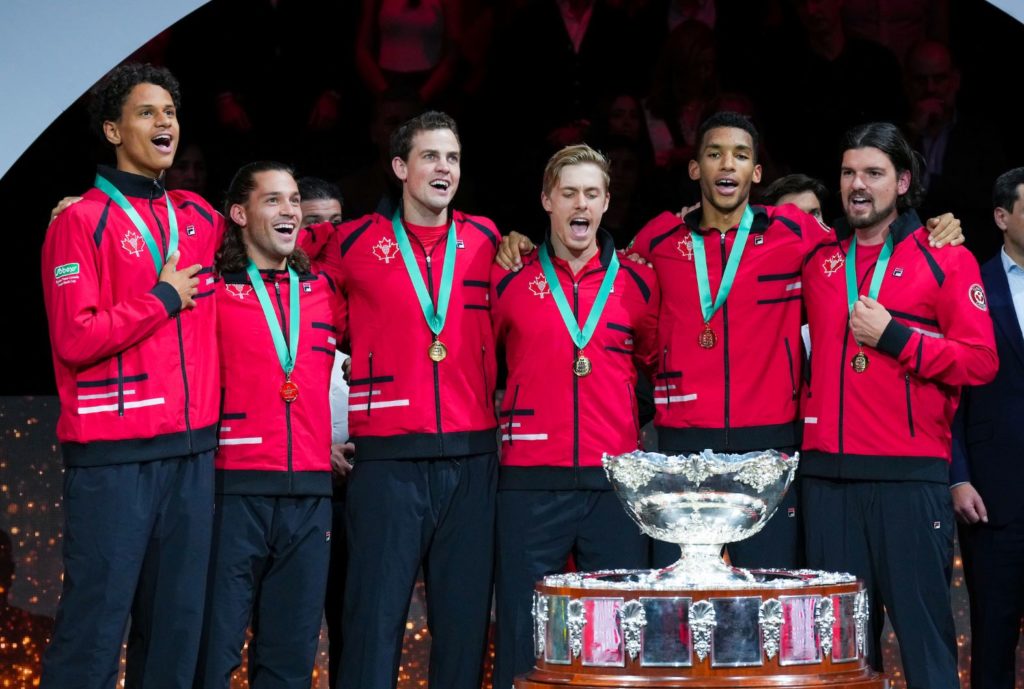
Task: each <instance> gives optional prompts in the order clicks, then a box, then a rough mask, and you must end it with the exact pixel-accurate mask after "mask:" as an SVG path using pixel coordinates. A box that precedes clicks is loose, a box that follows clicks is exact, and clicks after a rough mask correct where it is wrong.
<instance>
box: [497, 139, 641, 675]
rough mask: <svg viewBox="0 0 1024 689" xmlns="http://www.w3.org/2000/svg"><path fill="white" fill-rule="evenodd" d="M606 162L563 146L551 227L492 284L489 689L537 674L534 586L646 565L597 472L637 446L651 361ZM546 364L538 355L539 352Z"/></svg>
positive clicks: (550, 195)
mask: <svg viewBox="0 0 1024 689" xmlns="http://www.w3.org/2000/svg"><path fill="white" fill-rule="evenodd" d="M608 182H609V177H608V161H607V159H606V158H605V157H604V156H603V155H601V154H600V153H598V152H597V151H595V150H593V149H592V148H590V147H589V146H586V145H580V146H569V147H566V148H563V149H562V150H561V151H559V152H557V153H556V154H555V155H554V156H552V157H551V159H550V160H549V161H548V164H547V168H546V169H545V171H544V186H543V191H542V193H541V202H542V204H543V205H544V209H545V210H546V211H547V212H548V215H549V217H550V221H551V226H550V230H549V232H548V238H547V241H546V242H545V243H544V244H543V245H542V246H541V247H540V250H539V251H538V252H536V253H535V254H533V255H531V256H530V258H528V259H527V261H526V265H525V267H524V270H521V271H519V272H516V273H508V272H506V271H505V270H504V269H503V268H501V267H500V266H497V265H495V266H494V268H493V269H492V271H491V299H490V301H491V319H492V321H493V322H494V332H495V337H496V339H497V341H498V344H499V345H504V347H505V358H506V361H507V362H508V370H509V374H508V385H507V387H506V393H505V396H504V401H503V404H502V409H501V411H500V412H499V422H500V428H501V439H502V452H501V469H500V472H499V475H498V518H497V524H498V528H497V534H498V536H497V538H498V541H497V574H496V584H497V587H496V599H497V627H496V656H495V669H494V686H496V687H510V686H511V685H512V679H513V677H514V676H515V675H518V674H520V673H523V672H526V671H527V670H529V669H530V668H531V667H532V665H533V661H534V654H533V644H532V638H533V636H532V631H531V630H532V629H533V626H532V622H531V618H530V604H531V600H532V595H531V594H532V592H533V586H534V584H535V583H536V582H537V581H538V580H539V579H541V578H542V577H544V576H545V575H547V574H553V573H555V572H561V571H563V569H564V568H565V563H566V560H567V559H568V557H569V555H570V554H572V555H573V556H574V558H575V561H576V564H577V565H578V566H579V567H580V568H581V569H584V570H594V569H614V568H638V567H646V566H647V561H648V557H647V551H648V539H647V538H646V537H645V536H643V535H642V534H641V533H640V531H639V529H638V528H637V526H636V524H634V523H633V522H632V520H630V518H629V517H628V516H627V515H626V512H625V510H623V509H622V504H621V503H620V502H619V499H618V497H616V495H615V493H614V491H612V489H611V484H610V483H609V482H608V479H607V477H606V476H605V474H604V470H603V468H602V466H601V456H602V454H603V453H605V452H608V453H611V454H619V453H624V452H631V451H633V450H636V449H637V448H638V447H639V446H640V438H639V436H640V427H639V423H638V419H637V403H636V397H635V394H634V389H635V387H636V382H637V377H638V376H637V367H638V366H650V365H651V364H652V363H653V359H654V346H655V330H656V324H657V317H658V298H659V295H658V287H657V283H656V281H655V279H654V270H653V269H651V268H650V267H648V266H645V265H638V264H636V263H632V262H629V261H627V262H626V263H624V264H621V265H620V263H619V257H618V255H617V254H616V252H615V245H614V242H613V240H612V237H611V235H610V234H608V232H607V231H605V230H603V229H599V228H600V224H601V217H602V216H603V215H604V211H605V210H606V209H607V208H608V199H609V195H608ZM539 352H540V353H542V356H538V353H539Z"/></svg>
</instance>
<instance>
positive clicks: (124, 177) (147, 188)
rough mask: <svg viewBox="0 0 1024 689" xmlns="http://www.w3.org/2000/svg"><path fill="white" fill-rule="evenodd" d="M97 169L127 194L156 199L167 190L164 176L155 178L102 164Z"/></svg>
mask: <svg viewBox="0 0 1024 689" xmlns="http://www.w3.org/2000/svg"><path fill="white" fill-rule="evenodd" d="M96 171H97V173H99V174H101V175H103V176H104V177H106V178H107V179H108V180H110V183H111V184H113V185H114V186H115V187H117V189H118V191H120V192H121V193H122V194H124V195H125V196H134V197H135V198H140V199H155V198H159V197H161V196H163V195H164V193H165V192H166V189H165V188H164V180H163V177H161V178H159V179H153V178H151V177H144V176H142V175H136V174H133V173H131V172H124V171H122V170H118V169H117V168H115V167H111V166H109V165H100V166H99V167H98V168H97V170H96Z"/></svg>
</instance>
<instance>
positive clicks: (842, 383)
mask: <svg viewBox="0 0 1024 689" xmlns="http://www.w3.org/2000/svg"><path fill="white" fill-rule="evenodd" d="M847 328H849V326H847ZM849 343H850V338H849V337H846V338H843V353H842V354H841V355H840V357H839V454H843V409H844V407H845V406H846V393H845V390H846V347H847V345H848V344H849Z"/></svg>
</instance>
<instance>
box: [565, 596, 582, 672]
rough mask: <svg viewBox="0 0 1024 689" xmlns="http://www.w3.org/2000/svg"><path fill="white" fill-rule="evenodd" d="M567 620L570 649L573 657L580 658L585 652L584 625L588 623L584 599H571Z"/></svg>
mask: <svg viewBox="0 0 1024 689" xmlns="http://www.w3.org/2000/svg"><path fill="white" fill-rule="evenodd" d="M566 612H567V614H566V621H567V625H568V627H569V651H570V652H571V653H572V657H573V658H579V657H580V653H582V652H583V627H584V626H585V625H586V624H587V616H586V611H585V609H584V607H583V601H581V600H579V599H576V598H574V599H573V600H571V601H569V607H568V608H567V611H566Z"/></svg>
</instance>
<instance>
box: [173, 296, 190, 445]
mask: <svg viewBox="0 0 1024 689" xmlns="http://www.w3.org/2000/svg"><path fill="white" fill-rule="evenodd" d="M174 320H175V321H177V325H178V356H180V357H181V383H182V385H184V386H185V435H187V436H188V453H189V454H192V417H191V414H189V411H188V408H189V393H188V371H186V370H185V338H184V336H183V335H182V334H181V314H180V313H177V314H175V315H174Z"/></svg>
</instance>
